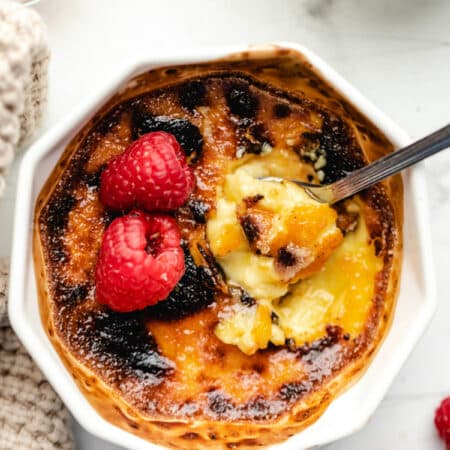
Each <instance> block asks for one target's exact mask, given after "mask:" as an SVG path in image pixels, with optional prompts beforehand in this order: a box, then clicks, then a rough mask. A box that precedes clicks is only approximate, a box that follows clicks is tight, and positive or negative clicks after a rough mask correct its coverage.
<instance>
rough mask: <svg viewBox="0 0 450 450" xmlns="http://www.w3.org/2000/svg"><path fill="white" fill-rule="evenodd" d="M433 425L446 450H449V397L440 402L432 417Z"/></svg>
mask: <svg viewBox="0 0 450 450" xmlns="http://www.w3.org/2000/svg"><path fill="white" fill-rule="evenodd" d="M434 423H435V425H436V428H437V430H438V432H439V436H440V437H441V438H442V439H443V440H444V442H445V444H446V447H447V450H450V397H447V398H445V399H444V400H442V402H441V404H440V405H439V408H438V409H437V410H436V414H435V416H434Z"/></svg>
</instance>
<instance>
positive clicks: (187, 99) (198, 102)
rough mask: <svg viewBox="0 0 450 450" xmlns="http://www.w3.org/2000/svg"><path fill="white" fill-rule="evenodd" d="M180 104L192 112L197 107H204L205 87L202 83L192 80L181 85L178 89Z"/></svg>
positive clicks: (205, 100)
mask: <svg viewBox="0 0 450 450" xmlns="http://www.w3.org/2000/svg"><path fill="white" fill-rule="evenodd" d="M178 97H179V99H180V104H181V106H183V108H186V109H187V110H188V111H192V110H193V109H195V108H196V107H197V106H206V105H207V104H208V102H207V98H206V86H205V82H204V81H200V80H193V81H189V82H188V83H184V84H182V85H181V86H180V87H179V88H178Z"/></svg>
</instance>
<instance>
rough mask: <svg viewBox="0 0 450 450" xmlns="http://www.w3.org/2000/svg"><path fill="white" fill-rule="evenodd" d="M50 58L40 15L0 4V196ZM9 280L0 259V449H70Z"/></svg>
mask: <svg viewBox="0 0 450 450" xmlns="http://www.w3.org/2000/svg"><path fill="white" fill-rule="evenodd" d="M48 59H49V52H48V47H47V43H46V38H45V30H44V26H43V24H42V21H41V19H40V18H39V16H38V15H37V14H36V13H35V12H34V11H32V10H30V9H26V8H23V7H21V6H18V5H16V4H13V3H10V2H3V1H0V197H1V195H2V192H3V189H4V185H5V181H4V174H5V172H6V170H7V168H8V166H9V165H10V164H11V162H12V160H13V158H14V154H15V152H16V151H17V149H18V148H19V147H20V146H23V144H24V143H25V141H26V139H27V138H29V137H30V136H31V134H32V133H33V131H34V130H35V129H36V126H37V125H38V123H39V120H40V119H41V116H42V111H43V109H44V107H45V100H46V97H47V66H48ZM2 220H5V217H1V218H0V225H1V221H2ZM7 281H8V271H7V262H6V261H5V260H0V450H66V449H67V450H71V449H73V448H74V444H73V438H72V435H71V431H70V426H69V423H68V422H69V414H68V412H67V410H66V409H65V407H64V405H63V404H62V402H61V400H60V399H59V398H58V396H57V395H56V394H55V392H54V391H53V389H52V388H51V387H50V385H49V384H48V382H47V381H46V380H45V378H44V376H43V374H42V372H41V371H40V370H39V369H38V368H37V367H36V365H35V364H34V363H33V361H32V359H31V358H30V356H29V355H28V354H27V353H26V351H25V349H24V347H23V346H22V345H21V344H20V342H19V341H18V339H17V337H16V336H15V335H14V333H13V331H12V329H11V328H10V327H9V325H8V319H7V316H6V310H7V308H6V298H7V296H6V290H7Z"/></svg>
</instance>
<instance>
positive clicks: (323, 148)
mask: <svg viewBox="0 0 450 450" xmlns="http://www.w3.org/2000/svg"><path fill="white" fill-rule="evenodd" d="M302 137H303V138H304V139H305V140H306V141H308V142H310V143H316V144H317V147H318V151H319V152H323V153H324V155H325V158H326V166H325V167H324V168H323V171H324V178H323V180H321V181H323V183H325V184H328V183H333V182H334V181H337V180H339V179H341V178H344V177H345V176H347V175H348V174H349V173H351V172H353V171H354V170H356V169H359V168H361V167H362V166H364V157H363V154H362V152H361V149H360V148H359V147H358V145H357V144H356V142H355V139H354V137H353V135H352V132H351V129H350V127H349V126H348V125H347V124H346V123H344V122H343V121H342V120H339V119H337V118H332V117H330V115H328V114H327V113H323V126H322V131H321V132H319V133H303V135H302ZM308 162H309V161H308Z"/></svg>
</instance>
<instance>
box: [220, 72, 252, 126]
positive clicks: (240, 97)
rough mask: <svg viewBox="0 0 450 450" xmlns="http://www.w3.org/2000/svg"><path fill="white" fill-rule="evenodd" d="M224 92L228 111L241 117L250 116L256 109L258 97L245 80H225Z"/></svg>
mask: <svg viewBox="0 0 450 450" xmlns="http://www.w3.org/2000/svg"><path fill="white" fill-rule="evenodd" d="M224 94H225V99H226V102H227V105H228V107H229V108H230V112H231V113H232V114H234V115H235V116H238V117H241V118H252V117H255V116H256V113H257V111H258V106H259V102H258V98H257V96H256V95H254V94H253V93H252V92H251V91H250V84H249V82H248V81H246V80H226V81H225V84H224Z"/></svg>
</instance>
